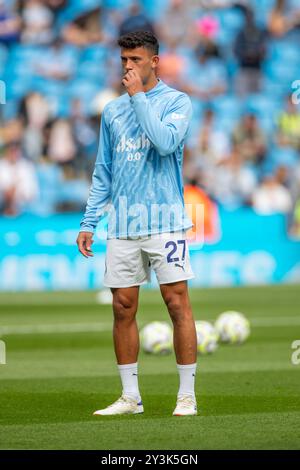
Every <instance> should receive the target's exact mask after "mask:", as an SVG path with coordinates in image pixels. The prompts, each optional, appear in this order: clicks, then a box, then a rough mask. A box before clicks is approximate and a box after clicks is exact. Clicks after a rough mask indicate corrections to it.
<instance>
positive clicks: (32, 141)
mask: <svg viewBox="0 0 300 470" xmlns="http://www.w3.org/2000/svg"><path fill="white" fill-rule="evenodd" d="M19 113H20V116H21V117H22V120H23V124H24V134H23V149H24V153H25V155H26V157H27V158H28V159H30V160H32V161H34V162H38V161H39V159H40V157H41V155H42V153H43V128H44V126H45V125H46V123H47V121H48V120H49V118H50V106H49V103H48V101H47V100H46V99H45V98H44V97H43V96H42V95H41V94H40V93H36V92H32V93H29V94H28V95H27V96H25V97H24V98H23V100H22V101H21V104H20V110H19Z"/></svg>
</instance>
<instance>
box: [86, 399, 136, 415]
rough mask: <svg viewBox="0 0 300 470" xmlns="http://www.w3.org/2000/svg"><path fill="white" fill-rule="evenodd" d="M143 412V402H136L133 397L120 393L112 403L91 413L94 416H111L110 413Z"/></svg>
mask: <svg viewBox="0 0 300 470" xmlns="http://www.w3.org/2000/svg"><path fill="white" fill-rule="evenodd" d="M139 413H144V407H143V403H142V402H141V401H140V402H138V401H137V400H135V399H134V398H131V397H126V396H124V395H122V396H121V397H120V398H119V399H118V400H117V401H115V402H114V403H113V404H112V405H109V406H108V407H107V408H104V409H103V410H97V411H95V412H94V413H93V415H94V416H112V415H127V414H133V415H135V414H139Z"/></svg>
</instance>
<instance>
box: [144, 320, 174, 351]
mask: <svg viewBox="0 0 300 470" xmlns="http://www.w3.org/2000/svg"><path fill="white" fill-rule="evenodd" d="M140 340H141V346H142V349H143V350H144V351H145V352H146V353H150V354H170V353H171V352H172V349H173V330H172V328H171V326H170V325H169V324H168V323H166V322H159V321H154V322H151V323H148V325H146V326H144V327H143V328H142V330H141V331H140Z"/></svg>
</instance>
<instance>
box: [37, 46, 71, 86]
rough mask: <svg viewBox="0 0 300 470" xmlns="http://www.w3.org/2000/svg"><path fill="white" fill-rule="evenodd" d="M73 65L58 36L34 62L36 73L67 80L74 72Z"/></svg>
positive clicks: (53, 78) (58, 79) (54, 78)
mask: <svg viewBox="0 0 300 470" xmlns="http://www.w3.org/2000/svg"><path fill="white" fill-rule="evenodd" d="M75 66H76V64H75V63H74V59H73V57H72V56H71V55H70V54H69V51H68V48H67V47H66V45H65V44H64V43H63V41H62V40H61V39H58V38H57V39H55V40H54V41H53V43H52V45H51V47H50V48H48V49H47V50H46V51H45V52H44V54H43V56H42V57H40V58H39V61H38V62H37V63H36V64H35V67H36V73H37V75H41V76H43V77H45V78H48V79H52V80H57V81H65V80H69V79H70V78H71V77H72V75H73V74H74V72H75Z"/></svg>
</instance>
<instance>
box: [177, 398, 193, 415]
mask: <svg viewBox="0 0 300 470" xmlns="http://www.w3.org/2000/svg"><path fill="white" fill-rule="evenodd" d="M196 414H197V403H196V399H195V398H194V397H192V396H191V395H182V396H180V397H178V398H177V403H176V408H175V410H174V411H173V416H191V415H196Z"/></svg>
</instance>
